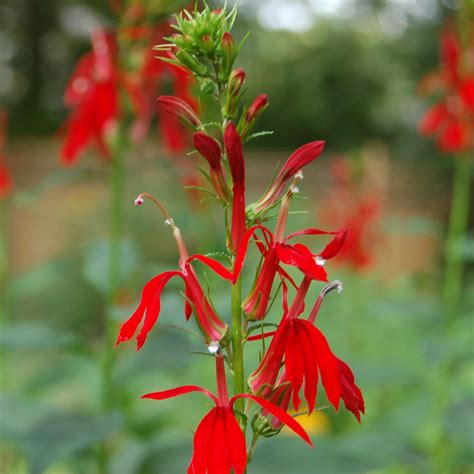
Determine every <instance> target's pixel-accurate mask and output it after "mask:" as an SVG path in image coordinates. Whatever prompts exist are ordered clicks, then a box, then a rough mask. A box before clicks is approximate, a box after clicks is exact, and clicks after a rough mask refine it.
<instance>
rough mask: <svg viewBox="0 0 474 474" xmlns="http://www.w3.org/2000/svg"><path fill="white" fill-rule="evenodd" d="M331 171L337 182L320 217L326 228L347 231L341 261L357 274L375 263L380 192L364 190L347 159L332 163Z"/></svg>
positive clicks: (321, 208) (323, 205) (322, 207)
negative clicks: (337, 228) (337, 227)
mask: <svg viewBox="0 0 474 474" xmlns="http://www.w3.org/2000/svg"><path fill="white" fill-rule="evenodd" d="M330 171H331V174H332V177H333V180H334V183H333V185H332V186H331V188H330V191H329V193H328V194H327V195H326V196H325V198H324V199H323V200H322V201H321V204H320V206H319V209H318V214H319V217H320V219H321V221H322V222H323V223H324V225H330V226H335V225H337V226H340V227H343V228H344V229H346V230H347V236H346V241H345V243H344V246H343V247H342V249H341V251H340V252H339V254H338V255H339V257H340V258H339V259H338V260H336V262H337V261H339V262H341V263H344V264H348V265H350V266H352V267H353V268H354V269H356V270H363V269H365V268H367V267H369V266H370V265H371V264H372V263H373V262H374V259H375V248H376V243H377V241H378V240H379V230H378V228H377V224H378V221H379V219H380V215H381V203H380V198H379V196H378V194H377V191H376V190H375V189H373V188H371V189H370V190H365V189H363V188H362V187H361V186H360V185H359V182H358V179H357V176H356V175H355V173H354V170H353V168H352V167H351V164H350V162H349V160H348V159H347V158H345V157H344V156H339V157H336V158H334V159H333V161H332V164H331V167H330Z"/></svg>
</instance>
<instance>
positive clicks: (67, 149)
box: [61, 0, 196, 164]
mask: <svg viewBox="0 0 474 474" xmlns="http://www.w3.org/2000/svg"><path fill="white" fill-rule="evenodd" d="M148 3H149V2H148ZM148 3H147V2H144V1H142V0H140V1H133V2H128V8H126V7H124V6H123V7H122V8H117V10H118V11H120V12H121V13H120V15H121V17H120V19H119V22H118V23H119V25H120V27H118V28H117V29H116V30H107V29H104V28H98V29H96V30H94V31H93V32H92V34H91V45H92V50H91V51H90V52H89V53H87V54H85V55H84V56H82V57H81V58H80V59H79V61H78V63H77V65H76V67H75V70H74V72H73V74H72V77H71V79H70V80H69V83H68V85H67V88H66V92H65V96H64V101H65V104H66V106H67V107H68V108H69V109H71V114H70V116H69V118H68V119H67V121H66V123H65V125H64V128H65V135H66V136H65V140H64V143H63V146H62V150H61V160H62V162H63V163H64V164H72V163H75V162H76V161H77V159H78V158H79V156H80V155H81V153H82V152H83V151H84V150H85V149H86V148H87V147H89V146H95V147H96V148H97V150H98V151H99V153H100V155H101V156H103V157H105V158H107V157H109V156H110V155H111V148H112V146H113V143H114V140H115V138H116V136H117V129H118V127H123V126H124V124H126V126H127V127H128V129H129V130H128V134H129V136H130V138H131V139H132V140H133V141H141V140H143V139H144V138H145V137H146V135H147V132H148V129H149V126H150V123H151V121H152V119H153V117H154V116H155V115H157V116H158V119H159V120H158V124H159V132H160V136H161V138H162V141H163V143H164V146H165V147H166V148H167V149H168V150H169V151H170V152H171V153H175V154H176V153H182V152H183V151H184V150H185V149H186V147H187V146H188V137H187V135H186V133H185V130H184V128H183V127H182V126H181V125H180V124H179V123H178V121H177V120H175V119H174V118H173V117H170V116H168V115H167V114H166V111H165V110H163V109H162V108H160V107H158V106H157V104H156V96H157V95H158V94H159V91H160V89H162V88H164V87H165V86H168V85H170V86H171V88H172V89H173V90H174V92H175V94H176V95H177V96H178V97H180V98H182V99H184V100H186V101H187V102H188V103H189V104H191V106H192V107H196V104H195V102H194V99H193V97H192V95H191V93H190V87H191V85H192V80H191V78H190V75H189V74H188V72H187V71H186V70H184V69H183V68H179V67H176V66H174V65H172V64H169V63H166V62H164V61H157V60H156V58H155V54H154V53H153V50H152V45H153V44H155V43H156V42H158V41H161V39H162V38H163V36H165V35H167V34H169V33H170V31H171V27H170V24H169V21H168V20H166V19H163V14H161V15H158V18H155V17H156V16H157V15H156V14H155V15H154V16H152V15H151V14H150V12H149V11H148V10H149V7H150V5H148ZM150 18H151V19H150Z"/></svg>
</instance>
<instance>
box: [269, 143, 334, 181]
mask: <svg viewBox="0 0 474 474" xmlns="http://www.w3.org/2000/svg"><path fill="white" fill-rule="evenodd" d="M325 144H326V143H325V142H323V141H314V142H311V143H307V144H306V145H303V146H302V147H300V148H298V149H297V150H296V151H295V152H294V153H293V154H292V155H291V156H290V157H289V158H288V161H287V162H286V163H285V164H284V166H283V168H282V169H281V171H280V173H279V174H278V176H277V178H276V179H275V182H279V181H281V182H285V181H288V180H289V179H291V178H292V177H293V176H294V175H295V174H296V173H297V172H298V171H299V170H300V169H302V168H304V167H305V166H306V165H308V164H309V163H311V162H312V161H314V160H315V159H316V158H317V157H318V156H319V155H320V154H321V153H322V152H323V150H324V145H325Z"/></svg>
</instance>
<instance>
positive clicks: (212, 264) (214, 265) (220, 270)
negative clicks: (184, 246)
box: [188, 254, 236, 283]
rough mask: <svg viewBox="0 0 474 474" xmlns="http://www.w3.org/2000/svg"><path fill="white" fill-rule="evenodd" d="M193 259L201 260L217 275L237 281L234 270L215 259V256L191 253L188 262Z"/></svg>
mask: <svg viewBox="0 0 474 474" xmlns="http://www.w3.org/2000/svg"><path fill="white" fill-rule="evenodd" d="M193 260H199V261H200V262H201V263H204V265H206V266H208V267H209V268H210V269H211V270H212V271H214V272H215V273H216V274H217V275H219V276H220V277H222V278H224V279H225V280H229V281H231V282H232V283H234V282H235V280H236V278H235V275H234V273H233V272H231V271H230V270H229V269H227V268H226V267H225V266H224V265H222V263H221V262H218V261H217V260H214V259H213V258H210V257H206V256H205V255H199V254H195V255H191V257H189V259H188V262H192V261H193Z"/></svg>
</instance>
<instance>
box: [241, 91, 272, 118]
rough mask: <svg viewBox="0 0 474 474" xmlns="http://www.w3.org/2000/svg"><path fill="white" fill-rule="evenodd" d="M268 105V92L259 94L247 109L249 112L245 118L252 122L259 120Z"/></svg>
mask: <svg viewBox="0 0 474 474" xmlns="http://www.w3.org/2000/svg"><path fill="white" fill-rule="evenodd" d="M267 106H268V96H267V94H261V95H259V96H258V97H257V98H256V99H255V100H254V101H253V103H252V105H251V106H250V107H249V109H248V110H247V114H246V116H245V120H246V121H247V122H252V121H254V120H257V119H258V118H259V117H260V115H261V114H262V113H263V111H264V110H265V109H266V108H267Z"/></svg>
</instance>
